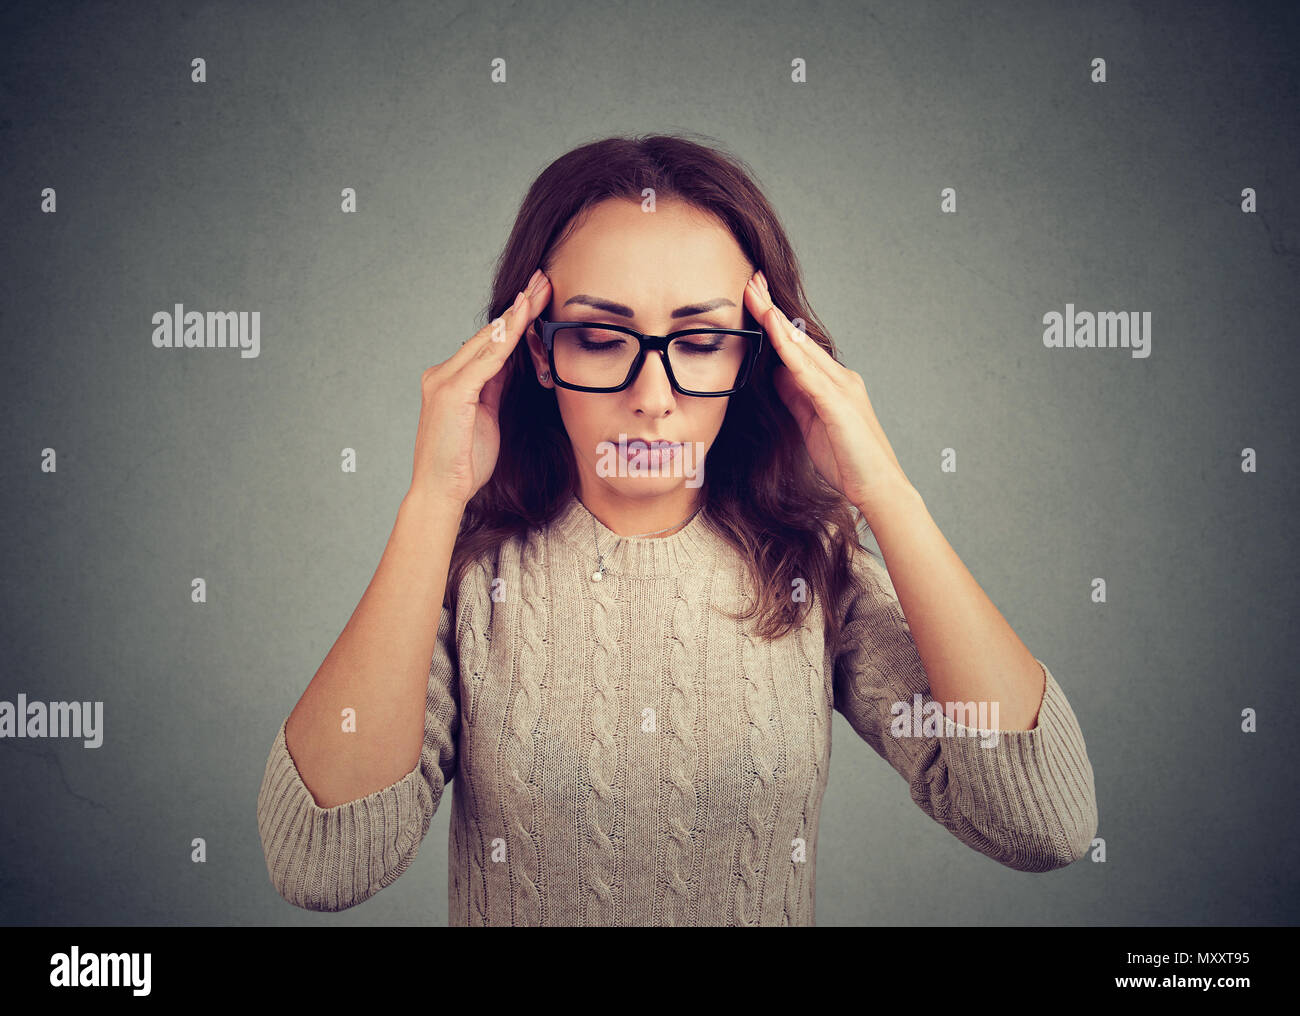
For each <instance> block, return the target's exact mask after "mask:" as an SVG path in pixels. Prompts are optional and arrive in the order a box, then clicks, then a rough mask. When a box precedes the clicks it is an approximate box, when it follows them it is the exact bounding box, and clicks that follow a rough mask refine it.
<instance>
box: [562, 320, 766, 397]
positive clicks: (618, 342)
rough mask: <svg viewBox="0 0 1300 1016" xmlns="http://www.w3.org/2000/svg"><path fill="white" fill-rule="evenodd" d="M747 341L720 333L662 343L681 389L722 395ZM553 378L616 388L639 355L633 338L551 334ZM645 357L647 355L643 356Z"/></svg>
mask: <svg viewBox="0 0 1300 1016" xmlns="http://www.w3.org/2000/svg"><path fill="white" fill-rule="evenodd" d="M751 341H752V340H751V338H750V337H749V336H748V335H729V334H727V333H725V332H707V333H706V332H700V333H697V334H694V335H683V336H681V337H679V338H676V339H673V340H672V341H671V342H669V343H668V362H669V365H670V366H671V367H672V371H673V375H674V376H675V377H676V378H677V383H678V384H679V385H681V387H682V388H685V389H688V390H689V391H693V392H726V391H730V390H731V389H733V388H735V387H736V379H737V377H738V376H739V375H740V371H741V369H742V368H743V367H744V365H745V358H746V357H747V356H748V354H749V346H750V342H751ZM553 348H554V352H555V373H556V375H557V376H558V377H559V379H560V380H561V381H564V382H567V383H568V384H572V385H578V386H580V387H582V388H617V387H618V386H619V385H621V384H622V383H623V381H624V379H626V378H627V375H628V372H629V371H630V370H631V369H632V363H633V361H634V360H636V357H637V354H638V353H639V352H640V351H641V344H640V343H639V342H637V340H636V337H635V336H632V335H627V334H625V333H623V332H617V331H613V330H612V329H608V328H600V327H597V326H590V325H581V326H571V327H566V328H557V329H556V331H555V340H554V347H553ZM647 355H650V354H647Z"/></svg>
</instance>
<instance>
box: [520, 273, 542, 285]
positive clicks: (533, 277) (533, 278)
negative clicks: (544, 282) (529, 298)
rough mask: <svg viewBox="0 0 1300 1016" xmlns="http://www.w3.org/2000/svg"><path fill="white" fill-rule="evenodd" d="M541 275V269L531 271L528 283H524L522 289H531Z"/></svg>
mask: <svg viewBox="0 0 1300 1016" xmlns="http://www.w3.org/2000/svg"><path fill="white" fill-rule="evenodd" d="M541 277H542V270H541V269H540V268H538V269H536V270H535V271H534V272H533V274H532V275H530V276H529V277H528V285H526V286H525V287H524V289H532V288H533V287H534V286H535V285H537V280H538V279H540V278H541Z"/></svg>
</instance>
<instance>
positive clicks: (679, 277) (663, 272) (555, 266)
mask: <svg viewBox="0 0 1300 1016" xmlns="http://www.w3.org/2000/svg"><path fill="white" fill-rule="evenodd" d="M752 272H753V269H752V268H751V267H750V265H749V261H748V259H747V258H746V257H745V255H744V253H743V252H742V251H741V249H740V245H739V244H737V243H736V240H735V238H734V237H733V236H732V235H731V233H730V232H729V231H728V230H727V228H726V227H725V226H724V225H723V224H722V223H721V222H720V221H719V220H718V219H716V218H715V217H714V216H712V215H710V214H709V213H707V212H704V211H701V210H700V209H698V208H695V207H693V206H691V205H688V204H686V203H685V202H683V201H679V200H669V201H659V202H658V203H657V206H656V209H655V211H653V212H646V211H642V209H641V205H640V203H638V202H634V201H629V200H625V199H617V198H615V199H607V200H605V201H602V202H600V203H599V204H597V205H595V206H593V207H592V208H590V209H588V211H587V213H586V214H585V215H584V216H583V217H582V219H581V220H580V222H579V223H578V225H577V227H576V228H575V229H574V231H573V232H572V233H571V234H570V235H569V236H568V237H567V238H566V239H565V240H564V242H563V243H562V244H561V245H560V246H559V247H558V248H557V249H556V250H555V252H554V254H553V255H552V259H551V270H550V271H549V272H548V275H550V277H551V281H552V283H553V284H554V285H555V286H556V287H557V288H558V287H570V288H577V289H581V290H582V291H584V292H594V291H595V287H597V286H601V285H603V286H604V287H605V290H603V291H601V292H600V293H599V294H598V295H601V296H606V297H610V298H618V297H619V296H625V297H628V298H629V299H631V298H632V297H633V295H634V294H638V293H640V294H646V295H650V294H657V296H656V300H655V302H659V301H660V299H662V298H665V297H670V296H676V295H677V294H678V293H679V292H680V291H681V290H682V289H683V288H685V289H689V290H696V289H698V288H699V287H701V286H705V285H709V284H712V285H713V286H714V287H717V286H724V287H726V288H727V289H728V290H730V289H732V288H737V289H738V288H742V287H743V286H744V284H745V280H746V279H748V278H749V276H750V274H752ZM614 290H617V292H615V291H614ZM669 291H671V292H669ZM696 295H698V294H696ZM710 295H722V294H721V293H717V294H710Z"/></svg>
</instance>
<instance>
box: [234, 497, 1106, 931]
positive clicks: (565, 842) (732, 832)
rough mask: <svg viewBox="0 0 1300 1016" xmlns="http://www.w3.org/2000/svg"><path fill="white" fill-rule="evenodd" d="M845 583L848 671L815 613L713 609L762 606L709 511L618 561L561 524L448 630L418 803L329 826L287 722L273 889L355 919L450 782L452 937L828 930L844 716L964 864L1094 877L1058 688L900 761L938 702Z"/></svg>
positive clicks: (585, 532) (624, 543)
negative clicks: (717, 928) (897, 730)
mask: <svg viewBox="0 0 1300 1016" xmlns="http://www.w3.org/2000/svg"><path fill="white" fill-rule="evenodd" d="M593 522H595V531H596V532H599V534H600V549H601V552H602V553H603V554H604V555H605V562H606V573H605V577H604V580H603V581H601V582H593V581H592V580H591V574H592V572H593V571H594V570H595V568H596V550H595V548H596V544H595V535H594V533H593ZM854 572H855V576H856V581H855V584H854V588H853V589H852V590H851V592H850V594H849V595H847V596H846V597H845V598H844V600H843V602H842V603H841V604H840V605H839V607H838V609H839V610H840V611H841V616H842V617H843V618H844V619H845V621H846V628H845V633H844V641H843V648H842V650H841V652H840V655H839V656H838V657H832V655H831V653H830V651H829V649H828V648H827V647H826V646H825V645H824V638H823V629H822V615H821V612H820V608H819V607H818V605H817V604H816V603H814V605H813V608H812V611H811V612H810V614H809V618H808V621H807V623H806V624H805V625H803V626H802V627H801V628H799V629H797V630H796V631H795V632H794V633H792V634H791V635H790V636H788V637H787V638H784V639H780V640H777V641H768V640H765V639H762V638H761V637H759V636H751V634H749V633H748V632H746V631H745V630H744V628H743V626H742V625H740V624H738V623H737V622H734V621H730V620H728V619H726V618H724V617H722V616H720V615H719V614H718V613H717V612H716V611H714V610H712V609H711V605H715V604H716V605H718V606H720V607H722V608H724V609H726V610H729V611H732V612H736V611H737V610H739V609H740V608H741V607H742V605H743V604H742V599H741V597H743V596H744V595H745V593H744V592H742V590H747V589H749V585H748V576H747V575H746V574H745V573H744V570H743V567H742V565H741V562H740V559H739V557H738V555H737V554H736V553H735V552H734V550H732V548H731V547H730V545H729V544H727V543H726V542H725V541H724V540H723V539H722V538H721V537H720V536H719V535H718V534H717V533H715V532H714V531H713V530H712V529H711V528H710V526H709V524H708V521H707V511H706V512H701V513H700V514H699V515H697V516H695V518H694V519H693V520H692V521H691V522H690V523H689V524H688V525H687V526H686V527H685V528H684V529H682V530H680V531H679V532H677V533H674V534H673V535H671V536H668V537H659V538H646V539H626V538H623V539H620V538H619V537H618V536H617V535H616V534H614V533H613V532H612V531H610V530H609V529H607V528H605V526H604V525H602V524H600V523H599V522H598V521H596V520H595V519H594V517H593V516H592V515H591V513H590V512H588V511H587V509H586V508H585V507H584V506H583V505H582V503H581V502H580V501H578V500H577V499H576V498H574V499H570V501H569V502H568V503H567V505H566V507H565V509H564V510H563V512H562V514H561V515H560V516H559V517H558V518H557V519H556V520H555V521H554V522H553V523H552V524H551V525H550V527H548V529H547V530H546V532H544V533H533V534H531V536H530V538H529V540H528V541H527V542H526V543H525V544H524V545H522V546H521V545H520V543H519V542H518V541H514V540H511V541H509V542H507V543H506V544H505V545H503V546H502V547H501V548H500V550H499V553H498V554H497V555H496V560H484V561H480V563H479V565H478V566H477V567H476V568H472V569H470V570H469V572H468V573H467V574H466V577H465V579H464V581H463V583H462V585H461V589H460V601H459V604H458V609H457V614H458V616H457V617H456V618H455V623H454V625H453V624H452V620H451V618H450V617H449V616H448V611H446V610H445V609H444V610H443V612H442V618H441V623H440V625H439V629H438V643H437V646H438V647H437V650H436V652H435V655H434V658H433V661H432V666H431V667H430V671H429V690H428V699H427V704H426V711H425V736H424V749H423V752H422V755H421V759H420V762H419V764H418V765H417V766H416V768H415V769H413V770H412V771H411V772H410V773H408V774H407V775H406V776H405V777H404V778H402V779H401V780H399V781H398V782H397V783H395V784H393V785H392V786H390V787H386V788H384V789H382V790H379V791H376V792H375V793H373V794H370V795H369V796H367V797H364V798H361V799H359V800H356V801H352V802H349V803H346V804H340V805H337V806H335V807H332V808H321V807H319V806H318V805H317V804H316V802H315V800H314V799H313V797H312V795H311V793H310V791H308V790H307V788H306V786H305V785H304V784H303V782H302V778H301V777H300V776H299V774H298V770H297V768H296V767H295V765H294V762H293V759H292V758H291V757H290V755H289V753H288V751H287V750H286V747H285V739H284V724H283V723H281V725H280V729H279V731H278V733H277V734H276V736H275V741H274V743H273V745H272V747H271V753H270V757H269V758H268V760H267V764H266V772H265V776H264V779H263V782H262V787H261V791H260V793H259V795H258V801H257V821H258V829H259V832H260V834H261V839H262V844H263V848H264V850H265V855H266V862H267V869H268V871H269V873H270V876H271V882H272V884H273V885H274V886H275V888H276V890H277V891H278V892H279V893H280V895H281V896H283V897H284V898H285V899H286V900H288V901H289V902H290V903H293V904H294V905H295V906H299V907H304V908H307V909H310V910H341V909H344V908H346V907H352V906H355V905H356V904H358V903H360V902H362V901H363V900H365V899H367V898H369V897H370V896H372V895H374V894H375V893H376V892H378V891H379V890H380V889H382V888H384V887H385V886H387V885H389V884H390V883H391V882H392V881H393V880H394V879H396V878H397V877H398V876H399V875H401V873H402V872H403V871H404V870H405V869H406V867H407V865H409V864H410V862H411V860H412V858H414V857H415V855H416V852H417V851H418V850H419V848H420V844H421V842H422V841H423V839H424V835H425V833H426V832H427V830H428V828H429V822H430V819H431V817H432V815H433V812H434V810H435V809H436V808H437V807H438V805H439V802H440V801H441V800H442V795H443V789H444V787H445V786H446V785H447V784H448V783H452V802H451V809H452V813H451V833H450V851H449V858H450V864H449V867H450V871H449V873H448V894H449V901H450V902H449V911H450V923H451V924H452V925H509V924H515V925H706V924H707V925H757V924H763V925H811V924H813V921H814V893H813V886H814V884H815V881H816V875H817V825H818V817H819V812H820V809H821V802H822V794H823V791H824V790H825V788H826V780H827V776H828V774H829V771H830V733H831V709H832V708H835V709H838V710H839V711H840V712H841V713H842V714H843V715H844V716H845V718H847V719H848V721H849V723H850V724H851V725H852V726H853V729H854V730H856V731H857V733H858V734H859V735H860V736H861V737H862V738H863V739H864V740H865V741H866V742H867V743H868V744H870V745H871V747H872V748H874V749H875V751H876V752H877V753H879V754H880V755H881V756H882V757H883V758H884V759H885V761H886V762H888V763H889V764H890V765H891V766H892V767H893V768H894V769H895V770H896V771H897V772H898V773H899V775H901V776H902V777H903V779H904V780H905V781H906V782H907V785H908V788H909V790H910V792H911V797H912V800H913V801H915V802H916V804H917V806H918V807H919V808H921V809H922V810H923V811H924V812H925V813H926V814H927V815H930V816H931V817H933V818H934V819H935V821H936V822H938V823H941V824H942V825H943V826H944V827H946V828H947V829H948V830H949V831H950V832H951V833H952V834H953V835H955V836H956V837H957V838H958V839H960V840H961V841H962V842H963V843H965V844H967V845H968V846H970V847H971V848H972V849H974V850H977V851H979V852H981V853H983V854H986V855H988V856H989V857H991V858H993V859H994V860H996V861H998V862H999V863H1001V864H1004V865H1007V866H1008V867H1011V868H1016V869H1019V870H1021V871H1048V870H1051V869H1053V868H1059V867H1062V866H1064V865H1067V864H1070V863H1072V862H1074V861H1076V860H1078V859H1079V858H1081V857H1082V856H1083V855H1084V854H1085V853H1086V852H1087V850H1088V848H1089V845H1090V842H1091V840H1092V838H1093V835H1094V833H1095V832H1096V829H1097V803H1096V796H1095V790H1094V786H1093V772H1092V766H1091V764H1090V763H1089V760H1088V755H1087V750H1086V747H1085V745H1084V740H1083V735H1082V734H1081V732H1080V730H1079V726H1078V722H1077V721H1076V719H1075V716H1074V712H1073V710H1072V709H1071V708H1070V705H1069V703H1068V702H1067V701H1066V698H1065V693H1064V692H1063V691H1062V690H1061V688H1060V686H1059V685H1058V684H1057V683H1056V681H1055V679H1054V678H1053V677H1052V674H1051V673H1050V672H1049V671H1048V670H1047V668H1046V666H1044V667H1043V671H1044V676H1045V683H1046V692H1045V696H1044V699H1043V703H1042V706H1041V708H1040V710H1039V714H1038V722H1037V726H1036V727H1035V728H1034V729H1033V730H1028V731H1003V732H1000V733H998V734H997V735H996V737H992V736H987V737H978V736H972V735H974V734H975V731H974V730H971V729H968V728H966V727H964V726H961V725H959V724H955V723H953V721H952V720H951V719H948V718H947V717H944V718H943V721H942V723H943V733H942V734H939V735H938V736H934V735H933V734H931V735H930V736H920V737H917V736H904V737H899V736H894V734H893V733H891V723H892V722H893V720H894V717H893V716H892V715H891V706H893V705H894V704H895V703H896V702H903V703H907V704H908V705H909V706H912V705H913V703H914V699H913V696H914V695H915V694H919V695H921V696H922V700H923V701H924V702H926V703H928V702H930V701H932V699H931V696H930V691H929V682H928V680H927V677H926V673H925V669H924V667H923V665H922V663H921V659H920V656H919V655H918V653H917V650H916V645H915V643H914V642H913V640H912V636H911V632H910V630H909V628H908V624H907V621H906V619H905V618H904V616H903V612H902V609H901V607H900V605H899V602H898V598H897V595H896V593H895V591H894V587H893V584H892V582H891V581H890V579H889V574H888V572H887V570H886V569H885V568H884V566H883V565H882V564H881V563H880V562H879V560H878V559H876V558H874V557H872V556H870V555H869V554H867V553H866V552H865V551H863V552H861V553H858V554H855V566H854ZM494 579H499V580H500V581H498V582H496V583H495V585H494V583H493V580H494ZM1039 663H1040V664H1041V663H1042V661H1041V660H1040V661H1039ZM286 720H287V717H286ZM990 725H991V724H990ZM453 778H454V782H453Z"/></svg>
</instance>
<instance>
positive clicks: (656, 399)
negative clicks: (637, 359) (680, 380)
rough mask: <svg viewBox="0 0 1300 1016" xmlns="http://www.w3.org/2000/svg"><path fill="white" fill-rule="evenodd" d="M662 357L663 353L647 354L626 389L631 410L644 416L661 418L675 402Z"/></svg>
mask: <svg viewBox="0 0 1300 1016" xmlns="http://www.w3.org/2000/svg"><path fill="white" fill-rule="evenodd" d="M664 356H665V354H663V353H657V352H653V351H650V352H647V353H646V355H645V360H644V361H643V362H642V364H641V371H640V373H638V374H637V376H636V379H635V380H634V381H633V382H632V385H631V387H630V388H628V392H629V393H630V394H631V399H632V408H633V409H634V410H636V411H638V412H643V413H645V415H646V416H652V417H658V416H663V415H664V412H665V411H667V410H671V409H672V407H673V403H674V402H675V393H674V392H673V385H672V382H671V381H669V380H668V371H667V369H666V367H665V365H664Z"/></svg>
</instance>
